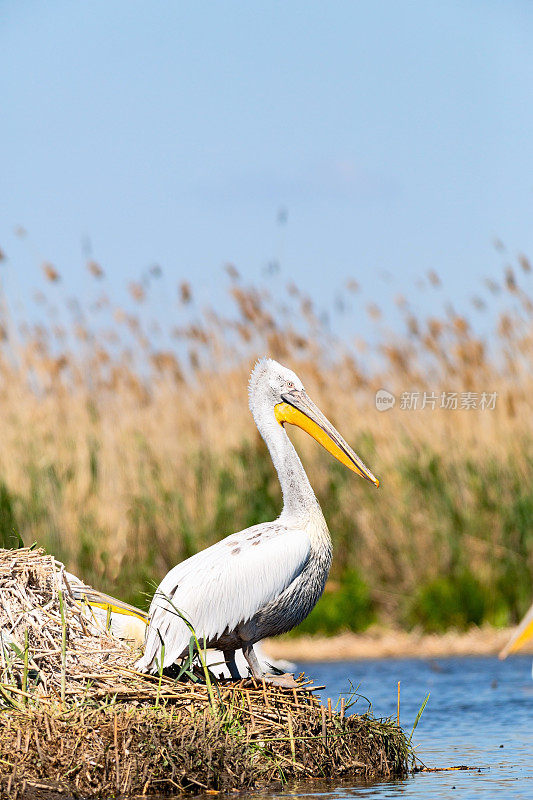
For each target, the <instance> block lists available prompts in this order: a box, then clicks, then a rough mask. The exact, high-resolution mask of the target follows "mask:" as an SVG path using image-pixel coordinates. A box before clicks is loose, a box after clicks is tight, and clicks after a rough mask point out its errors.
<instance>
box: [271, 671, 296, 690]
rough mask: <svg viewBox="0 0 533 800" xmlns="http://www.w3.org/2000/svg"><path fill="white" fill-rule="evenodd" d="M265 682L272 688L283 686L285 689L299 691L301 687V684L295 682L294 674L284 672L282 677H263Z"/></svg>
mask: <svg viewBox="0 0 533 800" xmlns="http://www.w3.org/2000/svg"><path fill="white" fill-rule="evenodd" d="M263 680H264V681H265V683H269V684H271V686H281V687H282V688H283V689H297V688H298V687H299V685H300V684H299V683H298V682H297V681H295V680H294V675H293V674H292V672H282V673H281V675H269V674H268V673H267V674H266V675H263Z"/></svg>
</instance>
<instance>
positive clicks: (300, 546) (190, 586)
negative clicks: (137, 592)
mask: <svg viewBox="0 0 533 800" xmlns="http://www.w3.org/2000/svg"><path fill="white" fill-rule="evenodd" d="M310 547H311V543H310V540H309V536H308V534H307V533H306V532H305V531H303V530H300V529H291V528H287V527H285V526H284V525H282V524H281V523H279V522H275V523H264V524H261V525H255V526H254V527H252V528H247V529H246V530H244V531H241V532H240V533H236V534H232V535H231V536H228V537H226V538H225V539H222V540H221V541H220V542H217V543H216V544H214V545H212V546H211V547H208V548H207V549H206V550H202V551H201V552H200V553H196V555H194V556H191V558H188V559H187V560H186V561H183V562H182V563H181V564H178V565H177V566H175V567H174V568H173V569H171V570H170V572H169V573H168V574H167V575H166V576H165V578H164V579H163V580H162V582H161V584H160V586H159V588H158V589H157V591H156V593H155V595H154V598H153V600H152V604H151V606H150V625H149V627H148V631H147V635H146V646H145V653H144V656H143V658H142V659H141V660H140V661H139V662H138V668H139V669H142V670H145V671H151V670H154V669H157V664H156V661H159V655H160V650H161V639H163V641H164V642H165V663H164V666H169V665H170V664H172V663H174V661H176V659H177V658H179V657H180V656H181V654H182V652H183V651H184V650H185V648H186V647H187V644H188V642H189V638H190V631H189V629H188V628H187V625H186V624H185V622H184V621H183V620H182V619H181V618H180V616H179V615H178V614H177V613H176V609H177V610H179V612H180V613H182V614H183V615H184V616H185V617H186V618H187V619H188V620H189V621H190V623H191V624H192V625H193V627H194V629H195V631H196V634H197V636H198V638H199V639H200V640H202V639H203V638H205V639H206V640H207V641H215V640H216V638H217V637H219V636H220V635H221V634H222V633H224V631H226V630H229V631H233V630H235V629H236V628H237V627H238V626H239V625H240V624H243V623H245V622H247V621H248V620H250V619H251V618H252V617H253V616H254V615H255V614H256V613H257V612H258V611H260V609H261V608H263V607H264V606H265V605H266V604H267V603H269V602H270V601H271V600H273V599H274V598H275V597H277V596H278V595H279V594H281V592H283V591H284V590H285V589H286V588H287V587H288V586H289V585H290V584H291V583H292V581H293V580H294V579H295V578H296V577H297V576H298V575H299V574H300V572H301V571H302V569H303V568H304V566H305V564H306V562H307V560H308V558H309V552H310ZM169 601H170V602H169ZM160 636H161V638H160Z"/></svg>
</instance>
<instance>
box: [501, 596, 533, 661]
mask: <svg viewBox="0 0 533 800" xmlns="http://www.w3.org/2000/svg"><path fill="white" fill-rule="evenodd" d="M532 639H533V606H531V608H530V609H529V611H528V612H527V614H526V616H525V617H524V619H523V620H522V622H521V623H520V624H519V626H518V628H517V629H516V631H515V632H514V633H513V635H512V636H511V638H510V640H509V641H508V642H507V644H506V645H505V647H504V648H503V649H502V651H501V652H500V654H499V657H500V658H507V656H508V655H510V654H511V653H517V652H518V650H521V649H522V647H524V645H526V644H528V643H530V642H531V640H532Z"/></svg>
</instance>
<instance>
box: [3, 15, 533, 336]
mask: <svg viewBox="0 0 533 800" xmlns="http://www.w3.org/2000/svg"><path fill="white" fill-rule="evenodd" d="M532 33H533V5H532V4H531V3H529V2H526V1H525V0H524V2H517V1H515V0H509V1H508V2H505V3H504V2H495V1H492V0H479V2H476V1H475V0H470V1H469V0H462V2H449V1H448V0H439V2H432V1H431V0H414V1H413V2H405V3H397V2H379V1H378V2H375V3H368V2H356V0H352V2H336V1H335V0H329V1H328V2H327V3H326V2H321V3H318V2H313V0H301V1H298V2H295V1H293V0H285V2H274V1H273V0H270V2H255V1H253V2H248V3H243V2H242V1H241V2H232V0H225V2H223V3H222V2H219V3H215V2H211V3H205V2H195V3H190V2H187V3H186V2H181V1H180V0H172V2H170V0H169V1H168V2H162V1H161V0H151V2H149V3H147V2H138V1H137V0H127V2H126V0H113V2H109V0H106V1H105V2H100V0H94V1H91V2H84V3H80V2H74V3H73V2H71V1H68V2H62V1H61V0H56V1H55V2H54V0H51V2H47V3H42V2H31V0H1V1H0V87H1V96H2V122H1V126H0V142H1V147H0V160H1V161H0V163H1V169H0V248H1V249H2V251H3V252H4V253H5V254H6V255H7V260H5V261H3V262H1V263H0V278H1V279H2V282H3V285H4V288H5V290H6V292H7V294H8V296H9V297H10V298H11V302H18V303H20V304H24V307H26V306H27V307H28V308H29V307H30V306H31V297H32V295H33V292H34V290H35V289H38V288H42V286H43V285H44V277H43V275H42V262H43V261H45V260H46V261H49V262H51V263H53V264H54V266H55V267H56V268H57V270H58V271H59V273H60V274H61V275H62V282H61V285H60V286H58V287H57V289H56V290H55V291H57V292H58V293H59V294H58V297H66V296H67V295H68V294H78V295H82V296H83V295H84V294H85V293H90V292H92V291H94V290H93V289H92V288H91V287H92V283H91V281H92V280H93V279H92V278H91V276H90V275H89V274H88V272H87V269H86V265H85V261H86V256H87V254H88V253H91V255H92V256H93V257H94V258H95V259H96V260H97V261H98V262H99V263H100V264H101V265H102V267H103V269H104V270H105V272H106V275H107V279H108V284H109V286H110V288H111V293H112V294H113V295H114V296H115V297H116V298H117V299H119V298H120V297H122V296H125V293H126V287H127V285H128V283H129V281H131V280H134V279H137V278H139V277H140V276H142V275H143V274H146V270H147V269H148V268H149V267H150V266H151V265H153V264H158V265H160V266H161V268H162V270H163V273H164V284H163V286H164V290H163V291H160V296H159V297H158V298H156V301H155V302H156V305H157V303H160V304H161V314H162V315H165V316H169V317H172V316H173V315H175V314H177V313H178V312H177V310H176V304H175V297H176V289H175V287H176V285H177V284H178V283H179V282H180V281H182V280H190V281H192V283H193V286H194V287H195V291H196V293H197V296H198V297H199V299H200V301H201V302H205V303H210V304H212V305H214V306H215V307H217V308H219V309H220V310H221V311H223V312H224V311H225V310H226V308H227V305H228V302H229V301H228V300H227V294H226V292H225V287H226V285H227V278H226V277H225V275H224V272H223V270H222V266H223V265H224V264H226V263H228V262H229V263H232V264H234V265H235V266H236V267H237V268H238V269H239V270H240V272H241V274H242V275H243V277H244V279H246V280H247V281H250V282H255V281H257V280H261V279H262V278H263V276H264V273H265V269H266V267H267V265H268V264H269V263H271V262H273V261H275V262H278V263H279V265H280V274H279V276H278V277H277V278H276V279H275V280H277V281H278V284H277V285H278V286H279V287H281V286H282V285H284V284H285V283H287V282H288V281H294V282H296V283H297V284H298V285H300V286H302V287H303V288H305V289H306V290H307V291H308V292H309V294H310V295H311V297H312V298H313V299H314V300H316V301H317V303H318V304H323V305H324V306H325V307H326V306H328V304H329V305H331V303H332V302H333V300H334V298H335V296H336V295H337V294H338V293H339V291H340V290H342V287H343V285H344V284H345V282H346V281H347V280H349V279H355V280H356V281H357V282H358V283H360V284H361V286H362V288H363V295H362V298H363V299H361V300H360V301H356V302H361V303H363V302H366V301H368V300H374V301H377V302H378V303H379V304H380V305H381V306H382V308H383V309H384V312H385V319H386V320H387V321H388V320H390V321H391V324H393V325H394V318H395V317H394V315H395V311H394V304H393V297H394V295H395V294H396V293H397V292H398V291H403V292H405V293H406V294H408V295H410V296H411V295H412V296H413V302H414V303H415V304H416V305H417V306H418V308H420V309H424V310H425V309H427V310H428V311H432V310H433V309H434V307H435V304H437V303H440V302H442V300H440V299H439V298H438V297H437V296H435V293H433V294H432V293H431V292H429V291H428V290H427V289H426V290H424V289H423V288H419V289H415V281H416V279H417V278H420V277H423V276H424V275H425V274H426V273H427V271H428V270H435V271H436V272H437V273H439V275H440V276H441V278H442V279H443V281H444V284H445V295H446V297H447V298H448V299H451V300H452V301H453V302H454V303H455V304H456V306H457V308H458V309H459V310H460V309H461V308H462V307H463V306H465V305H466V304H467V303H468V302H469V299H470V298H471V296H472V295H474V294H480V293H481V292H480V290H481V289H482V281H483V278H485V277H486V276H499V275H500V273H501V269H502V266H503V264H504V263H506V262H507V261H511V262H512V261H513V260H514V259H515V257H516V254H517V253H519V252H524V253H526V254H529V255H531V256H533V225H532V221H533V220H532V211H533V171H532V166H533V102H532V87H533V46H532V45H533V39H532ZM17 226H22V227H23V228H24V229H25V230H26V231H27V235H26V236H25V237H21V236H20V235H16V233H15V229H16V227H17ZM495 239H498V240H501V241H502V242H503V243H504V244H505V246H506V248H507V252H506V253H502V252H498V251H497V250H496V249H495V247H494V240H495ZM387 276H388V277H387ZM275 285H276V284H275ZM280 291H281V289H280ZM417 292H418V294H417ZM29 313H31V312H29ZM358 316H359V315H357V314H356V315H355V319H354V318H352V320H351V322H350V323H349V324H350V325H351V326H352V327H354V326H357V324H359V325H360V326H363V322H361V321H359V323H357V321H356V320H357V318H358ZM364 324H365V325H366V323H364ZM352 332H353V331H352V330H351V329H350V330H349V331H348V332H347V333H348V334H351V333H352Z"/></svg>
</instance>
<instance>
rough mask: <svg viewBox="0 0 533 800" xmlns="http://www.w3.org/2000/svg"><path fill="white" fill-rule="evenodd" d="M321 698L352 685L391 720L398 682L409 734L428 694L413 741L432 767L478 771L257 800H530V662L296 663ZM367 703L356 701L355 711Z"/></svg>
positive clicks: (295, 788)
mask: <svg viewBox="0 0 533 800" xmlns="http://www.w3.org/2000/svg"><path fill="white" fill-rule="evenodd" d="M298 667H301V668H302V669H304V670H305V672H306V673H307V674H308V675H310V676H312V677H313V679H314V680H315V682H316V683H317V684H318V685H323V684H325V685H326V687H327V688H326V690H325V691H324V692H323V697H324V698H325V697H331V698H332V699H334V701H336V699H337V697H338V696H339V694H347V691H348V689H349V681H350V680H351V681H352V683H353V684H354V685H355V686H357V684H360V688H359V692H360V693H361V694H364V695H365V696H366V697H368V698H370V699H371V700H372V703H373V710H374V714H375V715H376V716H394V717H395V716H396V703H397V684H398V681H401V711H400V722H401V724H402V726H403V727H404V729H406V730H407V731H408V732H410V730H411V728H412V726H413V722H414V720H415V717H416V714H417V712H418V709H419V708H420V706H421V704H422V701H423V699H424V697H425V696H426V694H427V693H428V692H431V696H430V698H429V702H428V704H427V706H426V709H425V711H424V713H423V715H422V718H421V720H420V722H419V724H418V727H417V729H416V732H415V734H414V736H413V740H414V741H415V742H416V743H417V745H418V746H417V750H416V752H417V754H418V755H419V756H420V758H421V759H422V761H423V762H424V763H425V764H426V765H427V766H428V767H429V766H430V767H447V766H458V765H462V764H467V765H472V766H475V767H476V768H477V769H475V770H471V771H465V772H455V771H454V772H437V773H420V774H417V775H414V776H411V777H409V778H407V779H405V780H401V781H388V782H382V783H374V784H361V785H354V783H353V782H352V783H351V784H347V783H343V784H339V782H331V783H329V784H327V783H325V782H321V783H314V782H313V783H306V784H294V785H292V786H290V787H288V788H287V789H286V790H283V791H280V792H276V793H270V794H269V793H263V792H262V793H260V794H259V795H258V794H255V795H254V797H255V798H256V799H257V800H259V798H263V800H276V799H277V798H283V799H284V800H291V798H294V797H309V798H317V800H318V798H324V800H329V799H330V798H331V800H334V799H336V798H339V800H350V798H356V799H359V798H367V797H372V798H375V800H381V798H398V797H400V796H402V797H407V798H424V800H443V798H450V797H454V796H457V797H460V798H461V800H468V798H476V799H477V800H479V798H483V800H493V798H498V800H507V798H524V800H526V798H527V800H533V680H532V675H531V656H517V657H513V658H510V659H508V660H507V661H503V662H500V661H498V660H497V659H495V658H447V659H438V660H433V661H422V660H415V659H387V660H375V661H358V662H346V661H344V662H336V663H318V664H317V663H313V664H299V665H298ZM367 705H368V704H367V703H366V701H365V700H363V699H359V700H358V702H357V705H356V706H355V709H354V710H355V711H356V712H358V713H363V712H364V711H365V710H366V708H367Z"/></svg>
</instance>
